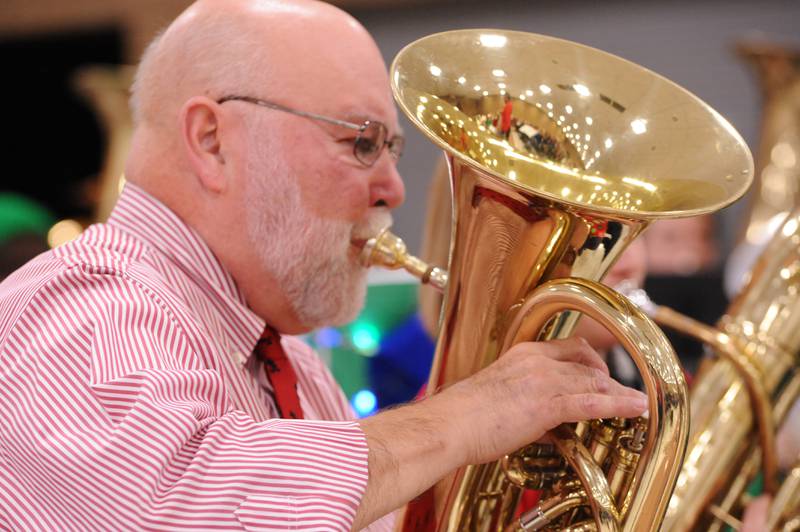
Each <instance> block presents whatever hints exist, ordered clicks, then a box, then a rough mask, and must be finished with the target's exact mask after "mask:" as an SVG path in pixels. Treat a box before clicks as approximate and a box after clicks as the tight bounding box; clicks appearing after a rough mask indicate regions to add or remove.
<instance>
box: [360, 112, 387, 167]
mask: <svg viewBox="0 0 800 532" xmlns="http://www.w3.org/2000/svg"><path fill="white" fill-rule="evenodd" d="M385 141H386V126H384V125H383V124H382V123H380V122H367V123H366V124H365V125H364V129H363V130H362V131H361V133H360V134H359V135H358V138H357V139H356V144H355V156H356V159H358V160H359V161H361V162H362V163H364V164H366V165H371V164H373V163H374V162H375V160H376V159H377V158H378V156H379V155H380V153H381V150H382V149H383V144H384V142H385Z"/></svg>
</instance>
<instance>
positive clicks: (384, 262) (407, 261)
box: [359, 228, 447, 290]
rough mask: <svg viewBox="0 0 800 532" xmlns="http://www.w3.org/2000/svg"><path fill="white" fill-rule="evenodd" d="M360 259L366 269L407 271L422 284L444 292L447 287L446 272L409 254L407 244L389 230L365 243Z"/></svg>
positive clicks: (384, 230)
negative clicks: (378, 267)
mask: <svg viewBox="0 0 800 532" xmlns="http://www.w3.org/2000/svg"><path fill="white" fill-rule="evenodd" d="M359 259H360V260H361V264H362V265H363V266H365V267H372V266H380V267H382V268H387V269H390V270H399V269H403V270H406V271H407V272H408V273H410V274H411V275H413V276H414V277H417V278H418V279H419V280H420V282H422V284H429V285H431V286H433V287H434V288H437V289H438V290H444V287H445V286H447V271H446V270H443V269H442V268H439V267H437V266H431V265H430V264H428V263H426V262H425V261H423V260H420V259H419V258H417V257H415V256H413V255H411V254H410V253H408V248H407V247H406V244H405V242H403V240H402V239H401V238H400V237H398V236H397V235H395V234H394V233H392V232H391V231H389V229H388V228H385V229H383V230H382V231H381V232H380V233H378V234H377V235H376V236H374V237H372V238H369V239H367V241H366V242H364V245H363V247H362V248H361V253H360V255H359Z"/></svg>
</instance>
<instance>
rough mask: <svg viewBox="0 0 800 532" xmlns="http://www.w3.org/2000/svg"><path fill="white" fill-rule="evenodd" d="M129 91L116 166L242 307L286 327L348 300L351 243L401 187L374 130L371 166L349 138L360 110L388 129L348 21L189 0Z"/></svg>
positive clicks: (249, 2)
mask: <svg viewBox="0 0 800 532" xmlns="http://www.w3.org/2000/svg"><path fill="white" fill-rule="evenodd" d="M234 96H235V97H234ZM258 100H267V101H270V102H272V103H273V104H277V105H280V106H282V107H283V108H290V109H293V110H296V111H303V112H306V113H312V114H315V115H323V116H325V117H328V118H327V119H312V118H309V116H308V115H306V116H302V114H303V113H302V112H301V113H300V114H298V113H295V112H286V109H284V110H283V111H280V110H276V109H275V108H274V107H272V106H270V105H254V103H255V102H257V101H258ZM132 104H133V109H134V113H135V129H134V134H133V139H132V143H131V151H130V155H129V157H128V162H127V164H126V168H125V173H126V177H127V178H128V179H129V180H130V181H131V182H133V183H136V184H137V185H139V186H140V187H142V188H144V189H145V190H146V191H148V192H149V193H150V194H152V195H153V196H155V197H156V198H157V199H159V200H160V201H161V202H162V203H164V204H165V205H166V206H168V207H169V208H171V209H172V210H173V211H174V212H175V213H176V214H177V215H178V216H179V217H180V218H181V219H183V220H184V221H185V222H186V223H187V224H188V225H189V226H191V227H192V228H194V229H195V230H196V231H197V232H198V233H199V234H200V235H201V237H202V238H203V240H204V241H205V242H206V243H207V244H208V246H209V247H210V248H211V250H212V251H213V252H214V253H215V255H216V256H217V257H218V258H219V260H220V261H221V262H222V263H223V265H224V266H225V268H226V269H227V270H228V271H229V272H230V273H231V274H232V275H233V277H234V279H235V280H236V283H237V285H238V286H239V287H240V288H241V290H242V292H243V293H244V294H245V297H246V299H247V302H248V304H249V305H250V307H251V308H252V309H253V310H254V311H256V312H257V313H258V314H259V315H260V316H261V317H263V318H264V319H265V320H267V321H269V322H270V323H272V324H273V325H274V326H276V327H277V328H278V329H279V330H282V331H284V332H286V331H300V330H307V327H308V326H309V325H312V324H319V323H325V322H326V320H330V319H334V317H335V316H334V315H335V314H337V313H338V312H339V310H337V309H354V308H357V305H356V306H354V305H353V304H352V303H353V302H359V301H360V299H361V296H359V294H360V293H362V292H363V290H364V289H365V278H366V275H365V272H364V271H363V267H362V266H361V265H360V264H359V263H358V261H357V253H354V252H353V250H352V249H351V242H352V241H354V240H357V239H362V240H363V237H362V236H359V235H363V234H365V231H366V232H369V234H372V233H374V231H372V230H371V229H369V228H372V227H373V226H375V227H377V226H380V227H385V225H386V222H385V219H386V215H387V212H386V211H387V210H388V208H392V207H395V206H397V205H399V204H400V203H401V202H402V199H403V184H402V180H401V178H400V175H399V174H398V172H397V167H396V165H395V160H394V159H393V158H392V155H391V154H390V153H389V151H388V150H386V149H385V144H382V145H380V146H378V148H379V150H380V151H379V152H378V153H379V157H378V159H377V160H376V161H375V162H374V163H373V164H372V165H365V164H363V162H362V161H360V160H359V159H358V157H356V156H355V153H354V150H355V147H356V138H357V135H358V134H359V133H358V131H357V130H358V129H359V125H361V124H363V123H365V121H371V122H381V123H383V124H384V125H385V126H386V132H387V134H388V135H389V137H390V138H391V137H392V136H393V135H395V134H397V133H398V123H397V113H396V110H395V108H394V104H393V102H392V97H391V93H390V88H389V78H388V74H387V72H386V65H385V64H384V62H383V58H382V57H381V54H380V52H379V51H378V48H377V46H376V44H375V42H374V41H373V40H372V38H371V37H370V36H369V34H368V33H367V31H366V30H365V29H364V28H363V27H362V26H361V25H360V24H358V23H357V22H356V21H355V20H354V19H353V18H352V17H350V16H349V15H348V14H346V13H344V12H343V11H341V10H339V9H337V8H335V7H333V6H331V5H329V4H325V3H322V2H316V1H313V0H283V1H278V0H199V1H198V2H197V3H195V4H193V5H192V6H191V7H190V8H189V9H187V10H186V11H185V12H184V13H183V14H181V16H180V17H178V19H176V20H175V22H173V23H172V24H171V25H170V26H169V27H168V28H167V29H166V31H165V32H164V33H163V34H162V35H161V36H159V37H158V38H157V39H156V40H155V41H154V42H153V44H152V45H151V46H150V47H149V48H148V50H147V52H146V53H145V55H144V57H143V59H142V62H141V65H140V67H139V71H138V74H137V76H136V80H135V84H134V88H133V98H132ZM342 122H344V123H342ZM276 198H277V199H278V201H275V199H276ZM381 220H383V221H381ZM378 222H380V223H378ZM368 229H369V231H368ZM331 231H334V232H331ZM281 235H285V236H286V238H283V239H279V238H277V237H278V236H281ZM321 249H327V251H326V252H321V251H320V250H321ZM279 263H280V264H279ZM334 281H335V282H334ZM315 283H316V284H315ZM317 285H320V286H317ZM326 294H327V295H326ZM304 302H305V303H304ZM303 308H305V309H323V308H325V309H330V311H327V310H326V311H325V312H323V313H322V314H321V315H320V316H317V317H315V318H313V319H312V318H311V317H310V316H311V313H309V312H305V311H303ZM334 310H336V312H334ZM348 313H349V311H348ZM336 320H338V318H336V319H335V321H336Z"/></svg>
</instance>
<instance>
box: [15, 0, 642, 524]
mask: <svg viewBox="0 0 800 532" xmlns="http://www.w3.org/2000/svg"><path fill="white" fill-rule="evenodd" d="M132 104H133V110H134V114H135V123H136V129H135V134H134V137H133V144H132V149H131V155H130V160H129V162H128V165H127V168H126V176H127V178H128V181H129V184H128V185H127V186H126V188H125V190H124V192H123V193H122V196H121V198H120V200H119V203H118V205H117V207H116V209H115V211H114V213H113V214H112V216H111V218H110V219H109V221H108V223H106V224H100V225H97V226H93V227H92V228H90V229H89V230H87V231H86V232H85V233H84V235H82V236H81V237H80V238H79V239H77V240H76V241H73V242H72V243H70V244H68V245H66V246H64V247H61V248H59V249H56V250H54V251H52V252H49V253H46V254H44V255H42V256H40V257H38V258H37V259H35V260H33V261H32V262H30V263H29V264H27V265H26V266H25V267H23V268H22V269H21V270H19V271H17V272H16V273H14V274H12V276H11V277H10V278H9V279H8V280H6V282H5V283H4V284H2V285H0V306H1V308H2V313H0V375H2V385H0V528H11V529H103V530H116V529H131V528H133V529H141V528H150V529H153V528H155V529H165V528H187V529H195V530H196V529H210V528H218V529H219V528H222V529H236V528H251V527H252V528H266V529H288V528H297V529H301V528H302V529H315V530H346V529H352V528H355V529H358V528H361V527H364V526H367V525H369V524H370V523H372V522H373V521H376V520H377V519H379V518H381V516H384V515H386V514H388V513H390V512H391V511H392V510H394V509H396V508H398V507H400V506H401V505H402V504H404V503H405V502H407V501H408V500H410V499H411V498H413V497H415V496H416V495H418V494H419V493H420V492H422V491H423V490H424V489H426V488H427V487H428V486H430V485H432V484H433V483H434V482H435V481H436V480H438V479H439V478H441V477H443V476H444V475H446V474H447V473H448V472H450V471H452V470H453V469H455V468H456V467H459V466H461V465H463V464H467V463H478V462H484V461H488V460H490V459H495V458H497V457H499V456H501V455H503V454H504V453H506V452H508V451H511V450H513V449H515V448H517V447H519V446H521V445H522V444H524V443H526V442H529V441H531V440H535V439H537V438H539V437H541V436H542V435H543V433H544V432H545V431H547V430H548V429H550V428H552V427H554V426H556V425H557V424H559V423H561V422H564V421H574V420H579V419H586V418H593V417H610V416H634V415H638V414H640V413H641V412H642V411H643V410H644V409H645V406H646V403H645V399H644V397H643V396H642V395H641V394H639V393H638V392H635V391H633V390H629V389H627V388H624V387H622V386H620V385H619V384H617V383H616V382H614V381H613V380H611V379H610V378H609V377H608V374H607V369H606V367H605V365H604V364H603V363H602V361H601V360H600V359H599V358H598V356H597V354H596V353H595V352H594V351H592V350H591V349H590V348H589V347H588V346H587V345H586V344H585V343H584V342H581V341H579V340H569V341H559V342H549V343H538V344H537V343H526V344H520V345H518V346H516V347H515V348H513V349H512V350H510V351H509V352H508V353H507V354H506V356H504V357H502V359H501V360H500V361H499V362H497V363H495V364H494V365H492V366H490V367H489V368H487V369H486V370H484V371H482V372H480V373H478V374H476V375H474V376H473V377H471V378H469V379H467V380H465V381H462V382H460V383H459V384H457V385H454V386H452V387H450V388H448V389H446V390H444V391H442V392H441V393H439V394H437V395H435V396H433V397H431V398H429V399H427V400H424V401H421V402H419V403H416V404H412V405H408V406H406V407H403V408H398V409H395V410H391V411H388V412H383V413H380V414H378V415H376V416H374V417H372V418H369V419H366V420H362V421H360V422H356V421H353V420H352V416H351V414H350V412H349V409H348V407H347V403H346V401H345V399H344V397H343V396H342V394H341V392H340V391H339V390H338V388H337V387H336V386H335V384H334V382H333V380H332V378H331V376H330V374H329V373H328V371H327V370H326V368H325V367H324V365H323V364H322V363H321V362H320V360H319V359H318V358H317V357H316V356H315V355H314V353H313V352H311V350H310V349H308V348H307V347H305V346H304V345H303V344H301V343H300V342H299V341H298V340H296V339H293V338H291V337H283V339H282V340H279V337H278V336H277V333H276V332H275V331H276V330H277V331H280V332H281V333H285V334H297V333H302V332H305V331H308V330H311V329H312V328H314V327H317V326H319V325H322V324H341V323H344V322H347V321H348V320H350V319H352V318H353V317H354V316H355V315H356V313H357V312H358V310H359V307H360V305H361V304H362V299H363V296H364V291H365V271H364V269H363V268H362V267H361V266H359V265H358V263H357V261H356V254H357V250H356V249H355V248H354V247H353V245H352V244H351V242H353V241H358V240H362V239H364V238H365V237H366V236H369V235H371V234H372V233H373V232H375V231H376V230H377V229H378V228H379V227H382V226H384V225H386V224H388V223H389V221H390V218H389V211H390V209H392V208H394V207H396V206H397V205H398V204H400V202H401V201H402V200H403V194H404V191H403V184H402V181H401V179H400V176H399V175H398V173H397V169H396V166H395V163H396V158H397V156H399V152H400V148H401V147H402V139H401V137H400V136H399V135H400V133H399V131H398V124H397V115H396V112H395V109H394V107H393V104H392V100H391V97H390V92H389V84H388V79H387V75H386V70H385V65H384V64H383V61H382V59H381V56H380V54H379V52H378V49H377V47H376V46H375V43H374V42H373V41H372V39H371V38H370V36H369V35H368V34H367V32H366V31H365V30H364V28H362V27H361V26H360V25H359V24H358V23H357V22H356V21H355V20H353V19H352V18H351V17H349V16H348V15H346V14H345V13H343V12H341V11H339V10H337V9H336V8H333V7H331V6H329V5H327V4H323V3H316V2H311V1H285V2H278V1H264V0H246V1H242V0H238V1H233V0H229V1H224V0H201V1H200V2H198V3H197V4H195V5H193V6H191V7H190V8H189V9H188V10H187V11H186V12H185V13H183V14H182V15H181V16H180V17H179V18H178V19H177V20H176V21H175V22H174V23H173V24H172V25H170V26H169V28H168V29H167V30H166V32H165V33H164V34H163V35H161V36H160V37H159V38H157V39H156V40H155V42H154V43H153V44H152V45H151V46H150V47H149V49H148V50H147V52H146V53H145V55H144V57H143V59H142V63H141V66H140V68H139V72H138V75H137V78H136V82H135V85H134V91H133V99H132ZM254 346H255V349H254ZM251 353H255V354H254V355H251ZM301 418H302V419H301ZM496 427H503V430H502V432H500V431H498V430H496ZM388 524H389V519H385V520H384V521H382V522H378V523H377V525H376V526H388Z"/></svg>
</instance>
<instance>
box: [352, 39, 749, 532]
mask: <svg viewBox="0 0 800 532" xmlns="http://www.w3.org/2000/svg"><path fill="white" fill-rule="evenodd" d="M390 75H391V80H392V87H393V91H394V94H395V98H396V99H397V101H398V102H399V105H400V107H401V108H402V110H403V111H404V112H405V113H406V114H407V116H408V117H409V118H410V119H411V121H412V122H413V123H414V124H415V125H416V126H418V127H419V128H420V129H421V130H422V131H423V133H425V134H426V135H427V136H428V137H429V138H430V139H431V140H432V141H433V142H435V143H436V144H437V145H439V146H440V147H441V148H443V149H444V150H445V153H446V157H447V160H448V165H449V169H450V177H451V187H452V194H453V207H454V208H453V229H452V231H453V232H452V238H451V248H450V264H449V271H448V272H445V271H443V270H440V269H438V268H431V267H429V266H428V265H427V264H425V263H423V262H422V261H420V260H419V259H416V258H414V257H410V256H409V255H408V254H407V253H406V250H405V246H404V245H403V244H402V242H401V241H400V240H399V239H397V237H394V235H392V234H391V233H388V232H384V233H382V234H381V235H379V236H378V237H376V238H373V239H371V240H370V241H368V242H367V244H366V245H365V246H364V248H363V251H362V257H363V260H364V263H365V264H369V265H382V266H388V267H403V268H406V269H407V270H408V271H410V272H412V273H415V274H416V275H418V276H419V277H421V279H422V280H423V281H424V282H428V283H430V284H433V285H435V286H440V287H443V286H445V285H446V287H447V288H446V294H445V300H444V306H443V311H442V326H441V329H440V336H439V341H438V345H437V350H436V356H435V360H434V364H433V368H432V371H431V376H430V381H429V387H428V390H429V392H430V393H434V392H435V390H437V389H440V388H442V387H444V386H447V385H449V384H451V383H453V382H456V381H458V380H461V379H463V378H465V377H467V376H469V375H471V374H473V373H475V372H477V371H478V370H480V369H481V368H483V367H485V366H487V365H489V364H491V363H492V362H493V361H494V360H496V359H497V358H498V357H499V356H502V354H503V353H504V352H505V350H507V349H508V348H509V347H510V346H511V345H513V344H514V343H516V342H519V341H521V340H527V339H536V338H542V339H546V338H557V337H564V336H567V335H569V333H570V331H571V329H572V327H573V325H574V323H575V320H576V318H577V317H578V315H579V314H578V313H585V314H588V315H591V316H592V317H593V318H594V319H596V320H598V321H599V322H601V323H603V324H605V325H606V326H607V327H609V329H611V330H612V331H613V332H614V333H615V335H617V337H618V338H619V339H620V341H621V343H622V344H623V345H624V346H625V347H626V348H628V350H629V351H630V352H631V353H632V356H633V358H634V360H635V362H636V364H637V366H638V367H639V370H640V372H641V373H642V376H643V380H644V382H645V384H646V388H647V392H648V394H649V398H650V408H649V417H648V418H647V419H642V418H640V419H635V420H622V419H614V420H596V421H592V422H587V423H580V424H578V425H576V426H572V425H570V426H567V425H565V426H561V427H558V428H557V429H556V430H554V431H552V432H551V434H550V437H551V439H552V441H553V443H552V444H547V445H541V444H531V445H529V446H527V447H525V448H524V449H521V450H520V451H518V452H516V453H513V454H511V455H509V456H507V457H505V458H504V459H503V460H500V461H498V462H496V463H489V464H481V465H470V466H467V467H464V468H461V469H459V470H457V471H455V472H453V473H452V474H451V475H450V476H448V477H447V478H445V479H443V480H442V481H440V482H439V483H437V484H436V485H435V486H434V487H433V488H432V492H431V498H432V500H433V508H432V510H431V511H429V512H427V513H425V512H418V513H417V512H416V510H414V509H413V508H411V507H409V508H408V509H407V515H406V519H405V525H404V526H405V528H406V529H407V530H415V529H417V530H418V529H422V527H423V526H430V525H431V524H434V525H435V527H436V528H437V529H438V530H492V531H503V530H540V529H570V530H601V531H612V530H636V531H642V530H657V529H658V527H659V523H660V522H661V519H662V517H663V515H664V512H665V511H666V507H667V503H668V501H669V495H670V493H671V492H672V488H673V486H674V484H675V481H676V478H677V474H678V471H679V469H680V465H681V463H682V460H683V453H684V448H685V445H686V437H687V434H688V412H687V397H686V393H687V392H686V385H685V381H684V378H683V373H682V371H681V368H680V366H679V364H678V362H677V359H676V357H675V354H674V352H673V351H672V348H671V346H670V345H669V343H668V342H667V341H666V339H665V338H664V336H663V334H662V333H661V331H660V329H658V328H657V327H656V326H655V325H654V324H653V323H652V321H650V320H649V319H648V318H647V317H646V316H645V315H644V314H643V313H642V312H641V311H640V310H639V309H638V308H637V307H636V306H634V305H632V304H631V303H630V302H629V301H628V300H627V299H626V298H624V297H622V296H620V295H619V294H617V293H616V292H614V291H613V290H611V289H609V288H607V287H605V286H604V285H601V284H600V283H599V282H598V280H599V279H600V278H602V276H603V274H604V273H605V272H606V270H607V269H608V268H609V267H610V266H611V264H612V263H613V262H614V261H615V260H616V258H617V257H619V255H620V254H621V253H622V251H623V249H624V248H625V246H626V245H627V244H628V243H629V242H630V241H631V240H632V239H633V238H635V237H636V236H637V235H638V234H640V233H641V232H642V230H643V229H644V228H645V227H646V226H647V224H648V223H649V222H650V221H652V220H655V219H658V218H665V217H678V216H689V215H696V214H701V213H707V212H711V211H713V210H716V209H719V208H721V207H723V206H725V205H727V204H729V203H731V202H732V201H734V200H735V199H737V198H738V197H740V196H741V195H742V194H743V193H744V192H745V190H746V189H747V187H748V185H749V184H750V181H751V179H752V173H753V163H752V159H751V156H750V154H749V151H748V149H747V148H746V146H745V144H744V142H743V141H742V139H741V138H740V137H739V135H738V134H737V133H736V132H735V131H734V130H733V128H732V127H731V126H730V124H729V123H728V122H726V121H725V120H724V119H723V118H722V117H721V116H719V115H718V114H717V113H716V112H714V111H713V110H712V109H710V108H709V107H708V106H707V105H705V104H704V103H702V102H701V101H700V100H698V99H697V98H696V97H694V96H693V95H691V94H689V93H688V92H686V91H684V90H682V89H681V88H679V87H677V86H676V85H674V84H672V83H671V82H669V81H667V80H665V79H663V78H661V77H659V76H657V75H655V74H653V73H651V72H649V71H647V70H645V69H643V68H641V67H638V66H636V65H634V64H632V63H629V62H627V61H625V60H622V59H620V58H618V57H615V56H612V55H609V54H606V53H603V52H601V51H598V50H595V49H592V48H589V47H586V46H582V45H578V44H574V43H571V42H568V41H564V40H561V39H555V38H551V37H545V36H541V35H534V34H528V33H520V32H512V31H497V30H464V31H453V32H446V33H441V34H436V35H432V36H429V37H426V38H423V39H421V40H419V41H416V42H414V43H412V44H411V45H409V46H407V47H406V48H405V49H404V50H402V51H401V52H400V53H399V55H398V56H397V58H396V59H395V61H394V63H393V65H392V69H391V74H390ZM525 488H536V489H540V490H542V501H541V503H540V504H539V506H538V507H537V508H535V509H533V510H531V511H529V512H526V513H524V514H523V515H522V516H521V517H519V518H517V517H516V510H517V506H518V503H519V500H520V497H521V494H522V493H523V490H524V489H525ZM418 504H419V503H418ZM415 515H419V516H420V519H419V520H418V521H413V517H414V516H415ZM409 516H411V518H410V517H409Z"/></svg>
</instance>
